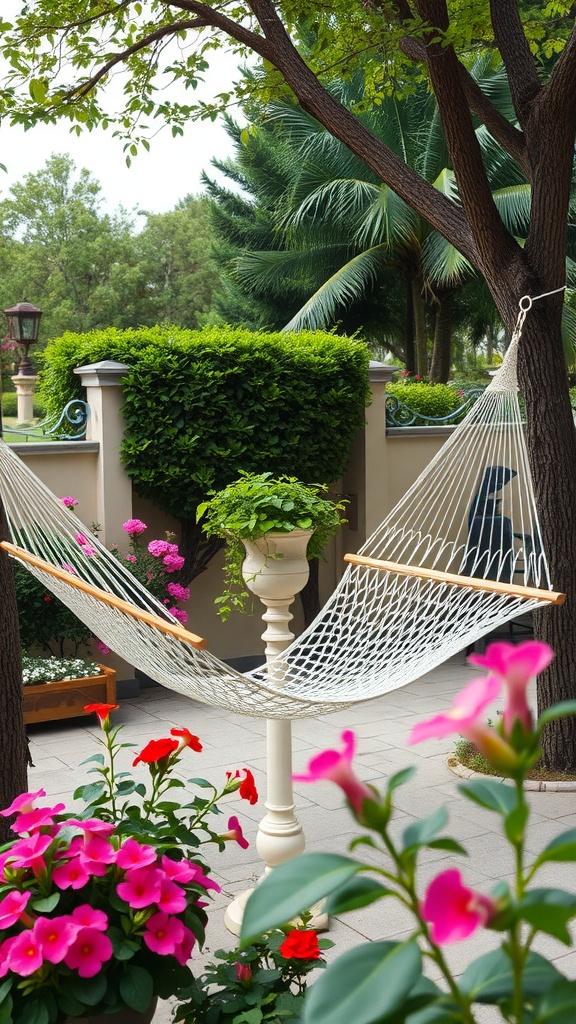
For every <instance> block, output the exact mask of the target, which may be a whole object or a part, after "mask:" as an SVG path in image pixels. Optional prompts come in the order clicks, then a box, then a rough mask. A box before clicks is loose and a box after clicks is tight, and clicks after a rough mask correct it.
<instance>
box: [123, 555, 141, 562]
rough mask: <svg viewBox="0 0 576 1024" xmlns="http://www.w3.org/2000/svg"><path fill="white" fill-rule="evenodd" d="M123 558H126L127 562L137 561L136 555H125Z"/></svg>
mask: <svg viewBox="0 0 576 1024" xmlns="http://www.w3.org/2000/svg"><path fill="white" fill-rule="evenodd" d="M125 558H126V561H127V562H137V561H138V559H137V558H136V555H126V556H125Z"/></svg>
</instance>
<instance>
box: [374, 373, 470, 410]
mask: <svg viewBox="0 0 576 1024" xmlns="http://www.w3.org/2000/svg"><path fill="white" fill-rule="evenodd" d="M386 394H387V395H393V396H394V398H397V399H398V401H399V402H403V403H404V405H407V406H408V408H409V409H413V410H414V412H417V413H419V414H420V415H421V416H433V417H434V418H436V417H440V416H449V415H450V413H451V412H455V411H456V409H459V408H460V406H461V405H462V402H463V398H462V395H459V394H458V391H457V390H455V389H454V388H453V387H450V385H449V384H430V383H428V382H424V381H422V383H417V382H414V383H409V384H404V383H402V382H400V381H398V382H396V383H391V384H387V385H386Z"/></svg>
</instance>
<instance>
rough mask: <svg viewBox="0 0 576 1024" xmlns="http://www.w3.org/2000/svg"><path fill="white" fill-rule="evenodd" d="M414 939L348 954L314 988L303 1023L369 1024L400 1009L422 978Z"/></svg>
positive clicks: (364, 946) (310, 992)
mask: <svg viewBox="0 0 576 1024" xmlns="http://www.w3.org/2000/svg"><path fill="white" fill-rule="evenodd" d="M421 971H422V965H421V961H420V950H419V949H418V945H417V943H416V942H415V941H414V940H411V941H410V942H406V943H400V942H371V943H369V944H368V945H362V946H356V947H355V949H351V950H349V951H348V952H347V953H344V954H343V955H342V956H341V957H339V958H338V960H337V961H336V962H335V963H333V964H331V965H330V967H328V968H327V970H326V971H324V972H323V973H322V974H321V975H320V977H319V978H318V980H317V981H316V982H315V983H314V985H312V986H311V988H310V990H309V992H308V993H307V996H306V1001H305V1003H304V1015H303V1018H302V1024H351V1021H353V1022H354V1024H370V1022H372V1021H376V1020H380V1018H382V1017H386V1016H388V1015H389V1014H391V1013H393V1012H394V1011H395V1010H397V1009H398V1008H399V1007H400V1006H402V1004H403V1003H404V1002H405V1000H406V999H407V997H408V995H409V993H410V992H411V990H412V988H413V987H414V985H415V984H416V982H417V981H418V979H419V978H420V977H421Z"/></svg>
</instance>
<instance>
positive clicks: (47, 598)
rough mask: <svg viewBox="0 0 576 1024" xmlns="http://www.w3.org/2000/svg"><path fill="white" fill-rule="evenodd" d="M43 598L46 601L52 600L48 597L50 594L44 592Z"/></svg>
mask: <svg viewBox="0 0 576 1024" xmlns="http://www.w3.org/2000/svg"><path fill="white" fill-rule="evenodd" d="M44 600H45V601H46V602H48V601H51V600H52V598H51V597H50V594H46V597H45V598H44Z"/></svg>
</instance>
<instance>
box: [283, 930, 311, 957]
mask: <svg viewBox="0 0 576 1024" xmlns="http://www.w3.org/2000/svg"><path fill="white" fill-rule="evenodd" d="M280 953H281V954H282V956H283V957H286V959H287V960H319V959H320V949H319V948H318V936H317V935H316V932H314V931H310V930H306V931H299V930H298V929H297V928H295V929H294V931H293V932H289V933H288V935H287V936H286V938H285V939H284V942H283V943H282V945H281V946H280Z"/></svg>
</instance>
